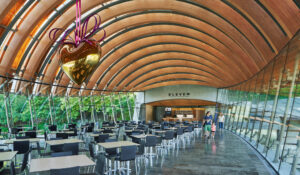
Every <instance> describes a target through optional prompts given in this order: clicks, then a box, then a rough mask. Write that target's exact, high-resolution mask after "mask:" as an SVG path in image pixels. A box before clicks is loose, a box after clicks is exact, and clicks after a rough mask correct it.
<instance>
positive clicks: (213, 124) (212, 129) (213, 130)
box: [211, 122, 217, 139]
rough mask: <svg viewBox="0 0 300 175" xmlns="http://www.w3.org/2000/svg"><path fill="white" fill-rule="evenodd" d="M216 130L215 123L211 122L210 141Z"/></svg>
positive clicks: (213, 137)
mask: <svg viewBox="0 0 300 175" xmlns="http://www.w3.org/2000/svg"><path fill="white" fill-rule="evenodd" d="M216 129H217V127H216V124H215V122H213V123H212V125H211V138H212V139H215V133H216Z"/></svg>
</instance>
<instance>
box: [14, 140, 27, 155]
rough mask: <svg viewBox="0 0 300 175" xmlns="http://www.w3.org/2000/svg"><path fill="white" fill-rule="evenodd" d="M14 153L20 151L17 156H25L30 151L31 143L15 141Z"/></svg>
mask: <svg viewBox="0 0 300 175" xmlns="http://www.w3.org/2000/svg"><path fill="white" fill-rule="evenodd" d="M14 151H18V153H17V154H25V153H27V152H28V151H29V141H28V140H26V141H14Z"/></svg>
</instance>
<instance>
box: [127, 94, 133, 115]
mask: <svg viewBox="0 0 300 175" xmlns="http://www.w3.org/2000/svg"><path fill="white" fill-rule="evenodd" d="M126 101H127V107H128V113H129V118H130V120H132V116H131V106H130V103H129V100H128V93H127V94H126Z"/></svg>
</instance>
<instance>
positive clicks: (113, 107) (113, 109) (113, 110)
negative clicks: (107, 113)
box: [109, 94, 117, 124]
mask: <svg viewBox="0 0 300 175" xmlns="http://www.w3.org/2000/svg"><path fill="white" fill-rule="evenodd" d="M109 98H110V104H111V105H112V117H113V119H114V123H115V124H116V123H117V122H116V116H115V104H114V103H113V100H112V95H111V94H110V96H109Z"/></svg>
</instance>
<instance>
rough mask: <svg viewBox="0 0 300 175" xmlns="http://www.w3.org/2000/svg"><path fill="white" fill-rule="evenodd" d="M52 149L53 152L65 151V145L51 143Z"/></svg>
mask: <svg viewBox="0 0 300 175" xmlns="http://www.w3.org/2000/svg"><path fill="white" fill-rule="evenodd" d="M50 150H51V151H53V152H63V151H64V145H50Z"/></svg>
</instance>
